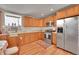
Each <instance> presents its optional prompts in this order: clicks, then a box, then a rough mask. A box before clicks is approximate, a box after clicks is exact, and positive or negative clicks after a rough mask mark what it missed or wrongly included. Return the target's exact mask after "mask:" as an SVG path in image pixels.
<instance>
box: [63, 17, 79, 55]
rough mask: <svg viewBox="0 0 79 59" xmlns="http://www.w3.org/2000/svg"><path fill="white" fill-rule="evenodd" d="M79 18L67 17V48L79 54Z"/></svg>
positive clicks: (65, 25)
mask: <svg viewBox="0 0 79 59" xmlns="http://www.w3.org/2000/svg"><path fill="white" fill-rule="evenodd" d="M78 23H79V18H78V17H71V18H66V19H65V24H64V28H65V33H64V35H65V37H64V39H65V48H64V49H65V50H67V51H70V52H72V53H74V54H79V34H78V30H79V28H78V26H79V24H78Z"/></svg>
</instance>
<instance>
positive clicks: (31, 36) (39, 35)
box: [18, 32, 44, 46]
mask: <svg viewBox="0 0 79 59" xmlns="http://www.w3.org/2000/svg"><path fill="white" fill-rule="evenodd" d="M18 37H19V39H18V45H19V46H21V45H25V44H28V43H31V42H34V41H37V40H43V39H44V33H43V32H31V33H21V34H19V35H18Z"/></svg>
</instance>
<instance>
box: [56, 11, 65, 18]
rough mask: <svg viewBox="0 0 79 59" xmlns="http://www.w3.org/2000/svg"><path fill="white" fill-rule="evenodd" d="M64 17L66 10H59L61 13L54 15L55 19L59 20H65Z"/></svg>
mask: <svg viewBox="0 0 79 59" xmlns="http://www.w3.org/2000/svg"><path fill="white" fill-rule="evenodd" d="M65 17H66V10H65V9H64V10H61V11H58V12H57V13H56V18H57V19H61V18H65Z"/></svg>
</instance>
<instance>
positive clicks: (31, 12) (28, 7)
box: [0, 4, 70, 18]
mask: <svg viewBox="0 0 79 59" xmlns="http://www.w3.org/2000/svg"><path fill="white" fill-rule="evenodd" d="M69 5H70V4H0V8H2V9H4V10H6V11H10V12H14V13H17V14H22V15H27V16H32V17H36V18H43V17H47V16H49V15H51V14H53V13H54V12H55V11H57V10H59V9H61V8H64V7H67V6H69Z"/></svg>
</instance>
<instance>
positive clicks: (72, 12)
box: [67, 5, 79, 17]
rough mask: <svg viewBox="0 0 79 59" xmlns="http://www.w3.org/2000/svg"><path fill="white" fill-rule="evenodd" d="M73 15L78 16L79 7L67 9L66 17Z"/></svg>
mask: <svg viewBox="0 0 79 59" xmlns="http://www.w3.org/2000/svg"><path fill="white" fill-rule="evenodd" d="M75 15H79V5H75V6H72V7H70V8H68V9H67V17H70V16H75Z"/></svg>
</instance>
